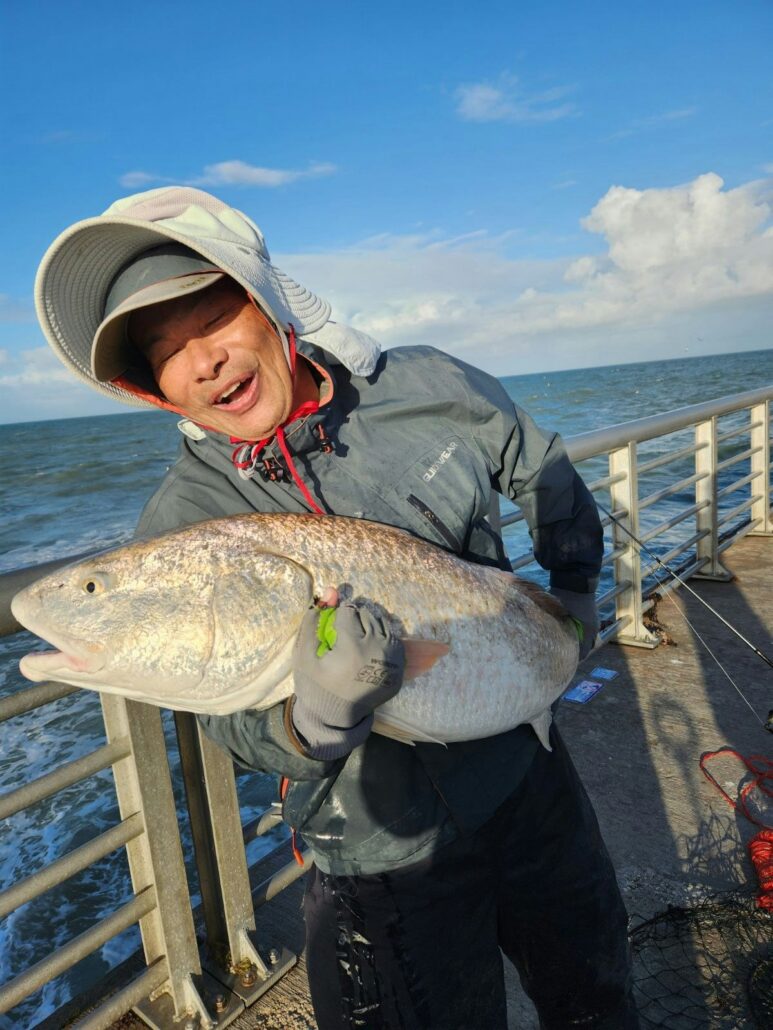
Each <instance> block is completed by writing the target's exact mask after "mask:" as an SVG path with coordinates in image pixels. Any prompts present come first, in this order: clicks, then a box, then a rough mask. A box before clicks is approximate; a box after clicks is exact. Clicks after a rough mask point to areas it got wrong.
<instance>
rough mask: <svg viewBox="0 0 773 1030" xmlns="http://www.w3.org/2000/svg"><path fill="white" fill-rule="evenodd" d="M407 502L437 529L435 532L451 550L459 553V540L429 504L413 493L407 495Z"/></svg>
mask: <svg viewBox="0 0 773 1030" xmlns="http://www.w3.org/2000/svg"><path fill="white" fill-rule="evenodd" d="M408 503H409V504H412V505H413V506H414V508H416V510H417V511H420V512H421V514H422V515H423V516H424V518H425V519H426V520H427V522H429V524H430V525H431V526H432V527H433V529H435V530H437V532H438V533H439V534H440V535H441V536H442V537H443V539H444V540H445V542H446V543H447V544H448V546H449V547H450V548H451V550H452V551H454V552H455V553H456V554H461V551H462V549H461V547H460V546H459V541H458V540H457V539H456V537H455V536H454V534H453V533H452V532H451V530H450V529H449V528H448V526H447V525H446V524H445V522H443V520H442V519H441V518H440V517H439V516H438V515H436V514H435V512H434V511H433V510H432V509H431V508H430V507H429V505H427V504H425V503H424V501H422V500H420V499H419V498H418V497H417V496H416V495H415V494H409V495H408Z"/></svg>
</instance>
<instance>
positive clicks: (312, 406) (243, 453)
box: [231, 325, 325, 515]
mask: <svg viewBox="0 0 773 1030" xmlns="http://www.w3.org/2000/svg"><path fill="white" fill-rule="evenodd" d="M289 347H290V371H291V372H292V376H293V381H295V365H296V354H297V351H296V346H295V327H294V326H292V325H291V326H290V337H289ZM315 411H319V401H304V403H303V404H301V405H300V406H299V407H297V408H296V409H295V411H293V412H292V413H291V414H290V415H289V417H288V418H287V419H286V420H285V422H283V423H282V425H281V426H277V429H276V432H275V433H274V436H276V442H277V444H278V446H279V450H280V451H281V452H282V457H283V458H284V460H285V461H286V462H287V468H288V470H289V472H290V475H291V476H292V478H293V482H294V483H295V485H296V486H297V487H298V489H299V490H300V491H301V493H302V494H303V496H304V499H305V501H306V503H307V504H308V506H309V507H310V508H311V510H312V511H313V512H314V513H315V515H324V514H325V513H324V511H323V510H322V508H320V506H319V505H318V504H317V502H316V501H315V500H314V498H313V497H312V496H311V492H310V491H309V488H308V487H307V486H306V484H305V483H304V482H303V480H302V479H301V477H300V476H299V474H298V469H297V468H296V467H295V462H294V461H293V459H292V455H291V454H290V448H289V447H288V446H287V439H286V437H285V428H284V427H285V426H289V425H291V424H292V423H293V422H295V421H297V419H299V418H304V417H305V416H306V415H313V414H314V412H315ZM272 439H273V437H271V436H267V437H266V438H265V439H263V440H258V442H257V443H255V444H252V445H251V446H250V445H249V444H247V443H246V442H245V441H244V440H239V438H238V437H234V436H232V437H231V443H238V444H239V446H238V447H237V448H235V450H234V452H233V454H232V455H231V460H232V461H233V463H234V465H235V466H236V468H237V469H248V468H253V467H254V465H255V462H256V460H257V458H258V455H259V454H260V452H261V451H262V450H263V448H264V447H265V446H266V445H267V444H269V443H270V442H271V440H272ZM248 448H249V449H248ZM247 455H249V457H247Z"/></svg>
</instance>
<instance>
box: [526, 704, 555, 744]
mask: <svg viewBox="0 0 773 1030" xmlns="http://www.w3.org/2000/svg"><path fill="white" fill-rule="evenodd" d="M552 723H553V715H552V713H551V711H550V709H549V708H546V709H545V711H544V712H543V713H542V715H538V716H537V718H536V719H532V721H531V723H530V725H531V728H532V729H533V730H534V732H535V733H536V734H537V736H538V737H539V742H540V744H542V746H543V747H544V748H547V749H548V751H552V750H553V748H552V747H551V746H550V727H551V725H552Z"/></svg>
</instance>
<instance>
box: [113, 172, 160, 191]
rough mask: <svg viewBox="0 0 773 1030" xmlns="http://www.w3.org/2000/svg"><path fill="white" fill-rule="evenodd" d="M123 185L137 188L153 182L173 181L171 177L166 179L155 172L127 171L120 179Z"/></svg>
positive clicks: (131, 188) (133, 188)
mask: <svg viewBox="0 0 773 1030" xmlns="http://www.w3.org/2000/svg"><path fill="white" fill-rule="evenodd" d="M118 181H119V183H120V184H121V185H122V186H126V187H127V189H130V190H136V189H140V188H141V187H142V186H149V185H150V183H151V182H172V180H171V179H165V178H164V177H163V176H161V175H155V174H154V173H153V172H139V171H137V172H126V173H125V174H124V175H122V176H121V177H120V179H119V180H118Z"/></svg>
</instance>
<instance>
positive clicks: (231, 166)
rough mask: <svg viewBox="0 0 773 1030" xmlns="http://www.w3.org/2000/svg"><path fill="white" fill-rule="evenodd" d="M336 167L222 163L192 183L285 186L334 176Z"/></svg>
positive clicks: (240, 162) (242, 162)
mask: <svg viewBox="0 0 773 1030" xmlns="http://www.w3.org/2000/svg"><path fill="white" fill-rule="evenodd" d="M335 171H336V166H335V165H333V164H328V163H319V162H318V163H314V164H310V165H309V167H308V168H306V169H304V170H303V171H298V170H293V169H287V168H260V167H258V166H256V165H250V164H247V163H246V162H244V161H220V162H219V163H218V164H214V165H207V166H206V168H205V169H204V174H203V175H202V176H201V177H200V178H199V179H196V180H193V181H192V184H193V185H197V186H225V185H227V186H234V185H236V186H268V187H273V186H284V185H285V183H288V182H296V181H297V180H298V179H318V178H319V177H320V176H325V175H332V174H333V173H334V172H335Z"/></svg>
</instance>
